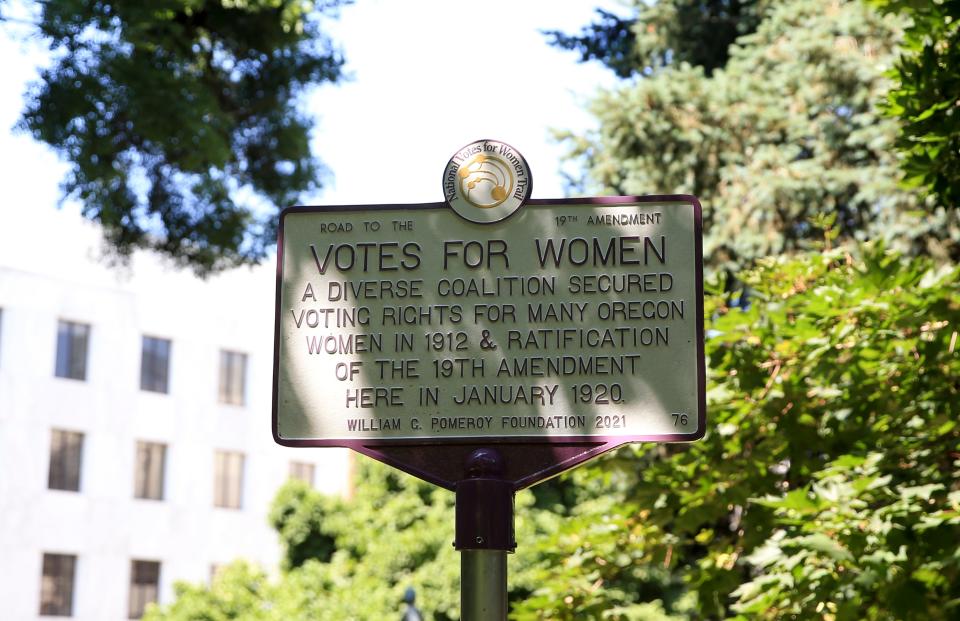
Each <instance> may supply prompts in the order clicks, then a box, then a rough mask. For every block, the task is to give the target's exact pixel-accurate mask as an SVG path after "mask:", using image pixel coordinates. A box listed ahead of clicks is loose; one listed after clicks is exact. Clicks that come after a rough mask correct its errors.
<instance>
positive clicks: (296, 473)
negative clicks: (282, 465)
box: [289, 460, 317, 487]
mask: <svg viewBox="0 0 960 621" xmlns="http://www.w3.org/2000/svg"><path fill="white" fill-rule="evenodd" d="M305 474H306V475H307V476H304V475H305ZM289 478H291V479H296V480H298V481H303V482H304V483H306V484H307V485H309V486H310V487H313V486H314V483H315V482H316V480H317V465H316V464H314V463H312V462H309V461H297V460H291V462H290V469H289Z"/></svg>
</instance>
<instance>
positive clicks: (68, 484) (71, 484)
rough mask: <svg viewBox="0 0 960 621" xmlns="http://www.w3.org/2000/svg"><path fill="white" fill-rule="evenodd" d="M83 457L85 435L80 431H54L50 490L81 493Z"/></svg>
mask: <svg viewBox="0 0 960 621" xmlns="http://www.w3.org/2000/svg"><path fill="white" fill-rule="evenodd" d="M82 457H83V434H82V433H80V432H79V431H64V430H62V429H54V430H53V432H52V433H51V435H50V471H49V473H48V476H47V487H48V488H49V489H60V490H65V491H68V492H79V491H80V462H81V460H82Z"/></svg>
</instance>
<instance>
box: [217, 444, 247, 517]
mask: <svg viewBox="0 0 960 621" xmlns="http://www.w3.org/2000/svg"><path fill="white" fill-rule="evenodd" d="M242 492H243V453H237V452H234V451H217V453H216V456H215V460H214V480H213V505H214V506H215V507H224V508H227V509H239V508H240V504H241V501H242V498H241V496H242Z"/></svg>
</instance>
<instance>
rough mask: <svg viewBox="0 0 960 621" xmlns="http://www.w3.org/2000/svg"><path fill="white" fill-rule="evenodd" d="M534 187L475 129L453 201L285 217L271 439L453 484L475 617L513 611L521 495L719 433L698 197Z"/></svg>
mask: <svg viewBox="0 0 960 621" xmlns="http://www.w3.org/2000/svg"><path fill="white" fill-rule="evenodd" d="M531 188H532V179H531V175H530V172H529V169H528V167H527V165H526V162H525V161H524V160H523V158H522V156H521V155H520V154H519V153H518V152H517V151H516V150H514V149H513V148H512V147H510V146H509V145H506V144H505V143H502V142H497V141H493V140H481V141H477V142H475V143H472V144H471V145H467V146H466V147H464V148H463V149H461V150H460V151H459V152H458V153H457V154H456V155H454V157H453V158H452V159H451V160H450V163H449V164H448V165H447V168H446V169H445V171H444V173H443V191H444V198H445V201H444V202H441V203H427V204H418V205H368V206H341V207H296V208H291V209H287V210H285V211H284V212H283V213H282V214H281V217H280V227H279V229H280V235H279V243H278V257H277V300H276V302H277V314H276V325H275V346H274V347H275V360H274V404H273V435H274V438H275V440H276V441H277V442H278V443H280V444H283V445H286V446H345V447H349V448H352V449H354V450H356V451H358V452H361V453H363V454H365V455H368V456H370V457H373V458H374V459H378V460H380V461H382V462H385V463H387V464H390V465H392V466H394V467H397V468H400V469H402V470H404V471H406V472H408V473H410V474H413V475H414V476H418V477H420V478H422V479H424V480H427V481H429V482H432V483H434V484H437V485H440V486H443V487H446V488H447V489H450V490H452V491H455V492H456V494H457V534H456V541H455V545H456V547H457V549H458V550H460V551H461V552H462V557H461V559H462V570H463V576H462V577H463V589H462V591H463V594H462V598H463V600H462V603H463V615H464V617H463V618H464V619H465V620H467V621H469V620H470V619H501V618H504V619H505V618H506V556H505V555H506V553H507V552H509V551H512V550H513V549H514V548H515V547H516V542H515V541H514V536H513V494H514V492H515V491H517V490H519V489H522V488H525V487H528V486H530V485H533V484H534V483H536V482H538V481H541V480H543V479H545V478H548V477H550V476H553V475H556V474H558V473H560V472H563V471H565V470H567V469H569V468H572V467H574V466H576V465H577V464H579V463H582V462H583V461H585V460H587V459H590V458H592V457H594V456H596V455H599V454H601V453H603V452H605V451H608V450H611V449H613V448H615V447H617V446H620V445H622V444H625V443H628V442H638V441H652V442H684V441H693V440H698V439H699V438H701V437H702V436H703V435H704V433H705V429H706V406H705V402H706V398H705V369H704V364H705V361H704V351H703V281H702V245H701V244H702V242H701V214H700V205H699V202H698V201H697V200H696V198H694V197H692V196H685V195H668V196H642V197H603V198H586V199H562V200H543V199H540V200H531V199H530V198H529V196H530V191H531ZM494 583H495V584H494Z"/></svg>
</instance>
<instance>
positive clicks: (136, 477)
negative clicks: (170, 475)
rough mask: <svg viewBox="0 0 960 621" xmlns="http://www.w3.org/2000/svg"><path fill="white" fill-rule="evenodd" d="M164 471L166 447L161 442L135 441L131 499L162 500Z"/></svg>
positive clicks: (163, 495) (165, 466)
mask: <svg viewBox="0 0 960 621" xmlns="http://www.w3.org/2000/svg"><path fill="white" fill-rule="evenodd" d="M157 453H159V455H157ZM141 456H144V457H141ZM144 462H146V463H144ZM157 462H159V464H157ZM166 470H167V445H166V444H164V443H163V442H152V441H149V440H137V445H136V454H135V455H134V462H133V497H134V498H136V499H138V500H164V499H165V498H166V477H167V473H166ZM154 479H157V480H154Z"/></svg>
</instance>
